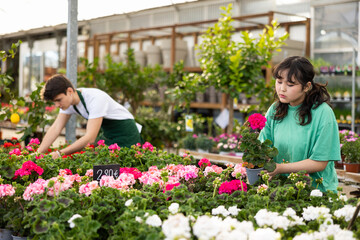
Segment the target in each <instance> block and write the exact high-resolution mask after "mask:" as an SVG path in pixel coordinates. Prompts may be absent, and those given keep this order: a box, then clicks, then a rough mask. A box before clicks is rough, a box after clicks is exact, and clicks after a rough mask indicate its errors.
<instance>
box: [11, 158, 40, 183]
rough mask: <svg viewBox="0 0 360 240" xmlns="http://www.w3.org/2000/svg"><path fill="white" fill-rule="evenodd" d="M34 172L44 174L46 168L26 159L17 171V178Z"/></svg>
mask: <svg viewBox="0 0 360 240" xmlns="http://www.w3.org/2000/svg"><path fill="white" fill-rule="evenodd" d="M32 172H36V173H37V174H39V175H40V176H41V175H42V174H43V172H44V170H43V169H42V168H41V167H39V166H38V165H36V163H34V162H33V161H26V162H24V163H23V165H22V167H21V168H20V169H18V170H16V171H15V179H16V178H17V177H18V176H20V177H22V176H25V175H30V174H31V173H32Z"/></svg>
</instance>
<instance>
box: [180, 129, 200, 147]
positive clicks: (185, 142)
mask: <svg viewBox="0 0 360 240" xmlns="http://www.w3.org/2000/svg"><path fill="white" fill-rule="evenodd" d="M195 139H196V138H194V137H193V133H188V134H187V135H186V136H185V137H184V138H183V139H181V140H180V146H181V147H183V148H185V149H189V150H195V149H196V144H195Z"/></svg>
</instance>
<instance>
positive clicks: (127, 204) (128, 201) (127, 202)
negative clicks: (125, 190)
mask: <svg viewBox="0 0 360 240" xmlns="http://www.w3.org/2000/svg"><path fill="white" fill-rule="evenodd" d="M132 202H133V200H132V199H129V200H127V201H126V202H125V206H126V207H129V206H130V205H131V204H132Z"/></svg>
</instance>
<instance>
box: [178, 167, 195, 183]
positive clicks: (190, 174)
mask: <svg viewBox="0 0 360 240" xmlns="http://www.w3.org/2000/svg"><path fill="white" fill-rule="evenodd" d="M198 173H199V168H197V167H196V166H194V165H186V166H182V167H181V168H179V169H178V171H177V173H176V177H178V178H179V179H180V178H184V179H185V180H186V181H188V180H189V179H191V178H197V177H198Z"/></svg>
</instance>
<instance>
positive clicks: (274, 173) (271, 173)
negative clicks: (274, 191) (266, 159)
mask: <svg viewBox="0 0 360 240" xmlns="http://www.w3.org/2000/svg"><path fill="white" fill-rule="evenodd" d="M279 168H280V164H279V163H276V168H275V170H274V171H272V172H268V174H269V176H270V178H269V181H270V180H271V179H272V178H273V177H274V176H276V175H277V174H279Z"/></svg>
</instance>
